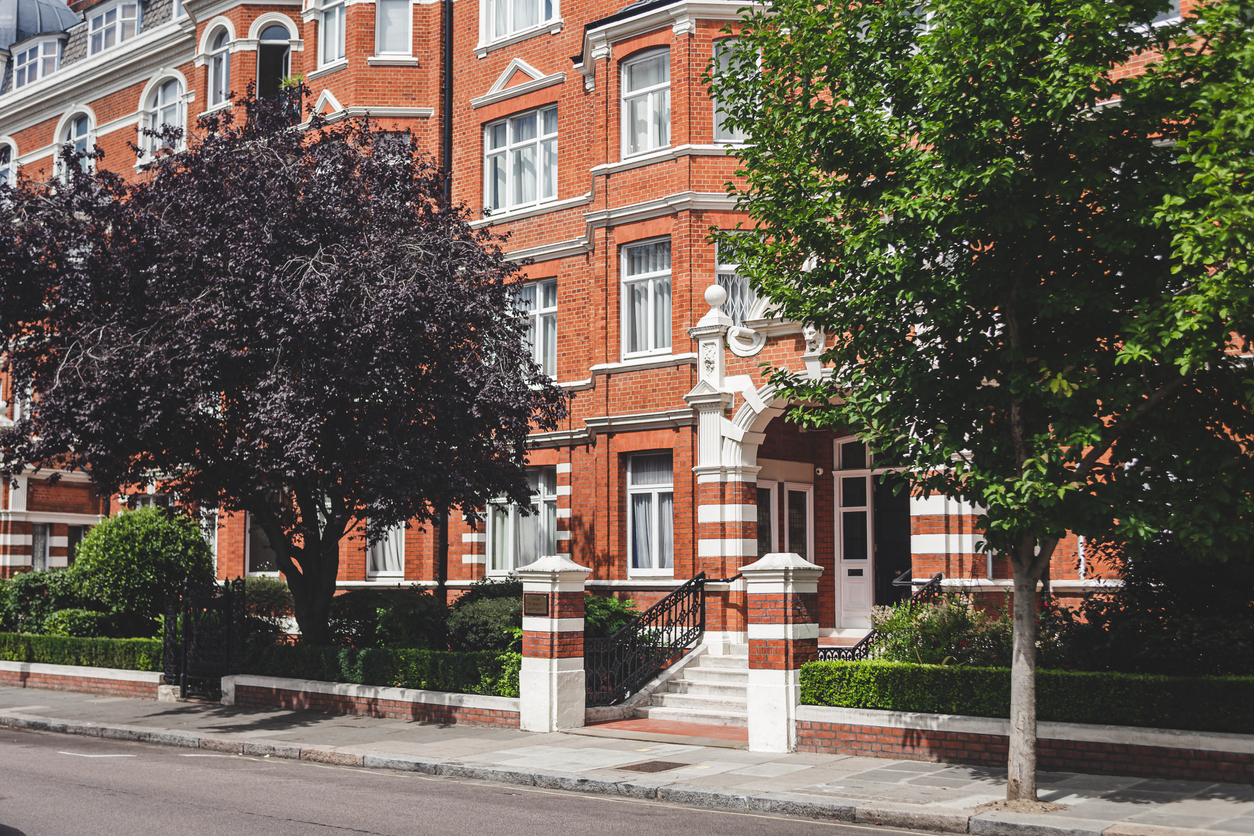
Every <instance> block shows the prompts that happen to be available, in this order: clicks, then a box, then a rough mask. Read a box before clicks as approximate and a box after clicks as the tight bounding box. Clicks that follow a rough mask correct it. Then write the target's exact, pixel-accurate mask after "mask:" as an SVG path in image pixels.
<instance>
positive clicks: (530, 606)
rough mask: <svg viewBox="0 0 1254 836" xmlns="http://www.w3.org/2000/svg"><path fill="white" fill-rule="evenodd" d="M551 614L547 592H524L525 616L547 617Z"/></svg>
mask: <svg viewBox="0 0 1254 836" xmlns="http://www.w3.org/2000/svg"><path fill="white" fill-rule="evenodd" d="M548 614H549V596H548V593H546V592H524V593H523V615H539V616H545V617H547V616H548Z"/></svg>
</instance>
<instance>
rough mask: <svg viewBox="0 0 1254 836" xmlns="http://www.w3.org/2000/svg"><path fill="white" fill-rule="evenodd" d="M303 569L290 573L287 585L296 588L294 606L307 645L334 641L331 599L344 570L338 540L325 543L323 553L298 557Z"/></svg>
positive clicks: (321, 644) (303, 639) (293, 594)
mask: <svg viewBox="0 0 1254 836" xmlns="http://www.w3.org/2000/svg"><path fill="white" fill-rule="evenodd" d="M297 559H298V561H299V563H300V568H301V569H302V570H303V571H302V572H295V573H291V574H289V573H287V572H285V573H284V574H286V575H287V586H288V588H289V589H291V590H292V605H293V606H292V608H293V610H294V613H293V614H294V615H295V616H296V623H297V624H298V625H299V626H300V640H301V642H302V643H304V644H313V645H319V646H326V645H329V644H331V628H330V624H329V622H330V619H331V599H333V598H334V597H335V580H336V577H337V576H338V575H339V571H340V544H339V541H338V540H335V541H332V542H330V543H326V544H324V548H323V549H322V554H319V555H318V556H317V557H313V556H312V555H308V554H301V555H300V556H299V557H298V558H297Z"/></svg>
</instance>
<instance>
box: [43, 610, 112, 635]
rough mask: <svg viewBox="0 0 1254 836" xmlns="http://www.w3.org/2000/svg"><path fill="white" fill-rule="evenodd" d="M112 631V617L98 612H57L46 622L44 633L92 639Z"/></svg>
mask: <svg viewBox="0 0 1254 836" xmlns="http://www.w3.org/2000/svg"><path fill="white" fill-rule="evenodd" d="M112 629H113V618H112V616H110V615H109V613H105V612H99V611H97V610H84V609H68V610H57V611H56V612H54V613H53V614H52V615H50V616H48V617H47V618H46V619H45V620H44V632H45V633H47V634H48V635H50V636H76V637H79V638H92V637H97V636H107V635H109V633H110V632H112Z"/></svg>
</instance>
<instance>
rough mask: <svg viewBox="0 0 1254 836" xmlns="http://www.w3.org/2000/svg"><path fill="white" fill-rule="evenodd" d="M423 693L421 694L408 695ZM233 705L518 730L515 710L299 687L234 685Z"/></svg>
mask: <svg viewBox="0 0 1254 836" xmlns="http://www.w3.org/2000/svg"><path fill="white" fill-rule="evenodd" d="M362 690H377V691H381V692H384V694H385V695H387V696H391V695H395V696H400V695H401V694H402V693H406V692H404V691H402V690H401V689H397V688H384V689H362ZM408 693H422V692H408ZM234 694H235V697H234V703H235V705H239V706H248V707H252V708H286V709H291V710H300V711H325V712H328V713H330V714H359V715H364V716H368V717H382V718H387V719H389V720H415V721H417V722H420V723H447V724H456V725H463V726H491V727H495V728H509V729H516V728H518V711H517V710H513V711H510V710H504V709H496V708H490V707H486V706H475V705H449V704H440V703H434V702H423V701H418V700H414V699H393V698H387V696H382V695H381V696H375V695H368V694H351V693H325V692H322V691H317V690H305V689H298V688H271V687H262V686H258V685H244V684H241V683H236V685H235V688H234Z"/></svg>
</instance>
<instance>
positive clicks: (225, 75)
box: [209, 29, 231, 107]
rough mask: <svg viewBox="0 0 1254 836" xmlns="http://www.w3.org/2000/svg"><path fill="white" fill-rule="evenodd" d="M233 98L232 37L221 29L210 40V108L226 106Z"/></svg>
mask: <svg viewBox="0 0 1254 836" xmlns="http://www.w3.org/2000/svg"><path fill="white" fill-rule="evenodd" d="M230 96H231V36H230V33H228V32H227V31H226V30H225V29H219V30H218V31H217V33H215V34H214V35H213V37H211V38H210V39H209V106H210V107H214V106H216V105H220V104H224V103H226V101H227V100H228V99H229V98H230Z"/></svg>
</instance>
